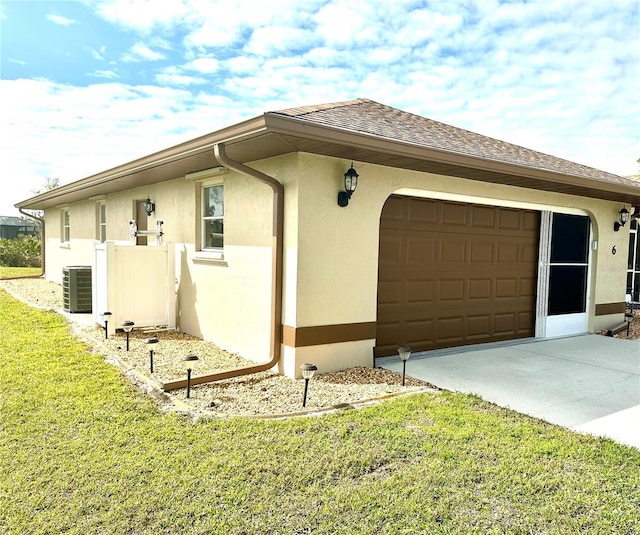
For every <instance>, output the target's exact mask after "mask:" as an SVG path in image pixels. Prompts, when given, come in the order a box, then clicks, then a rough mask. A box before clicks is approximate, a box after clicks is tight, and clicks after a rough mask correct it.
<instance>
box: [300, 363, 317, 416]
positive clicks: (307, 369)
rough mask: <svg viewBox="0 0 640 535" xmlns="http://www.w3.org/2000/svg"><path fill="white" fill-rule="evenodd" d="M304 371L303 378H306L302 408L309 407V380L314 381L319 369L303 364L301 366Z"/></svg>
mask: <svg viewBox="0 0 640 535" xmlns="http://www.w3.org/2000/svg"><path fill="white" fill-rule="evenodd" d="M300 369H301V370H302V377H304V396H303V397H302V406H303V407H306V406H307V391H308V390H309V379H312V378H313V376H314V375H315V373H316V371H317V370H318V367H317V366H315V365H314V364H303V365H302V366H300Z"/></svg>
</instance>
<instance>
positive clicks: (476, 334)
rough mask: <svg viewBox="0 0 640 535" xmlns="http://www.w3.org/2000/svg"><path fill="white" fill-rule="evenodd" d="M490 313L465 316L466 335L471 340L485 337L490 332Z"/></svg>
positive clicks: (491, 329)
mask: <svg viewBox="0 0 640 535" xmlns="http://www.w3.org/2000/svg"><path fill="white" fill-rule="evenodd" d="M492 331H493V328H492V326H491V315H489V314H482V315H479V316H468V317H467V337H468V338H470V339H472V340H477V339H480V338H486V337H487V336H488V333H490V332H492Z"/></svg>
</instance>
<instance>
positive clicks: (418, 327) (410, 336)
mask: <svg viewBox="0 0 640 535" xmlns="http://www.w3.org/2000/svg"><path fill="white" fill-rule="evenodd" d="M432 336H433V320H421V321H410V322H407V324H406V326H405V337H406V338H405V339H406V341H407V343H408V344H425V343H428V341H429V340H431V337H432ZM412 347H413V346H412Z"/></svg>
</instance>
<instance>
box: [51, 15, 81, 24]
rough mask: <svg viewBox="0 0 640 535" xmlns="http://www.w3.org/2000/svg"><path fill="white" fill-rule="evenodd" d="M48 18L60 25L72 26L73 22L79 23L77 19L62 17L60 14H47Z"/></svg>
mask: <svg viewBox="0 0 640 535" xmlns="http://www.w3.org/2000/svg"><path fill="white" fill-rule="evenodd" d="M46 18H47V20H49V21H51V22H53V23H54V24H59V25H60V26H71V25H72V24H78V21H77V20H73V19H68V18H67V17H62V16H60V15H54V14H49V15H46Z"/></svg>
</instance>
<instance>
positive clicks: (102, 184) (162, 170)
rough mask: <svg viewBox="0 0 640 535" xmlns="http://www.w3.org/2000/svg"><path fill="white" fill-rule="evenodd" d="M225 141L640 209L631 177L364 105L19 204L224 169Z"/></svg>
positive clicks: (285, 117)
mask: <svg viewBox="0 0 640 535" xmlns="http://www.w3.org/2000/svg"><path fill="white" fill-rule="evenodd" d="M216 143H224V144H225V148H226V153H227V155H228V156H229V157H230V158H232V159H234V160H236V161H240V162H242V163H246V162H251V161H256V160H260V159H263V158H268V157H272V156H277V155H280V154H286V153H290V152H298V151H299V152H308V153H313V154H320V155H326V156H333V157H338V158H344V159H347V160H353V161H359V162H369V163H375V164H380V165H386V166H392V167H398V168H404V169H413V170H417V171H424V172H431V173H437V174H441V175H446V176H459V177H463V178H469V179H473V180H480V181H485V182H491V183H499V184H508V185H512V186H519V187H524V188H534V189H540V190H544V191H552V192H558V193H567V194H571V195H581V196H586V197H593V198H599V199H607V200H614V201H619V202H624V203H628V204H632V205H634V206H639V205H640V185H639V184H638V183H637V182H635V181H634V180H631V179H629V178H624V177H621V176H617V175H614V174H611V173H607V172H605V171H600V170H598V169H593V168H591V167H587V166H584V165H580V164H578V163H575V162H570V161H568V160H563V159H561V158H556V157H555V156H550V155H548V154H543V153H540V152H537V151H534V150H531V149H527V148H524V147H520V146H517V145H513V144H510V143H506V142H504V141H499V140H496V139H492V138H489V137H487V136H482V135H480V134H476V133H473V132H469V131H468V130H463V129H461V128H456V127H454V126H450V125H446V124H444V123H440V122H437V121H433V120H431V119H428V118H425V117H421V116H418V115H414V114H412V113H408V112H405V111H402V110H399V109H396V108H392V107H390V106H386V105H384V104H380V103H378V102H374V101H372V100H368V99H356V100H351V101H347V102H336V103H328V104H319V105H315V106H304V107H297V108H289V109H285V110H280V111H274V112H267V113H265V114H263V115H260V116H258V117H255V118H253V119H249V120H247V121H244V122H241V123H238V124H235V125H233V126H231V127H228V128H224V129H222V130H218V131H215V132H212V133H211V134H208V135H205V136H202V137H200V138H197V139H194V140H191V141H188V142H186V143H183V144H181V145H177V146H175V147H171V148H169V149H166V150H164V151H160V152H158V153H155V154H151V155H149V156H146V157H144V158H140V159H138V160H135V161H133V162H130V163H127V164H124V165H121V166H119V167H116V168H114V169H109V170H107V171H104V172H102V173H98V174H96V175H93V176H90V177H87V178H85V179H82V180H79V181H76V182H72V183H71V184H67V185H65V186H61V187H60V188H56V189H54V190H51V191H48V192H45V193H43V194H40V195H37V196H35V197H33V198H31V199H28V200H26V201H23V202H21V203H18V204H17V205H16V206H17V207H20V208H31V209H43V208H48V207H51V206H55V205H58V204H63V203H66V202H73V201H75V200H80V199H86V198H87V197H89V196H93V195H100V194H108V193H113V192H115V191H121V190H123V189H128V188H133V187H138V186H144V185H148V184H152V183H156V182H162V181H165V180H171V179H174V178H176V177H179V176H184V175H186V174H189V173H194V172H197V171H201V170H204V169H209V168H211V167H217V166H218V165H219V164H218V163H217V162H216V160H215V158H214V156H213V146H214V145H215V144H216Z"/></svg>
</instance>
